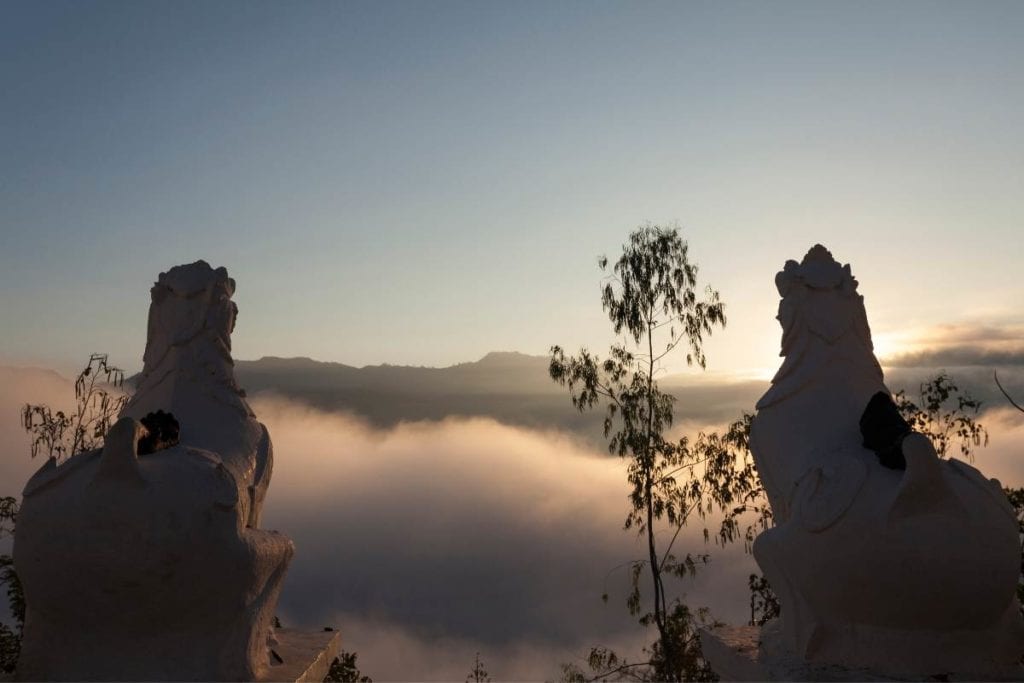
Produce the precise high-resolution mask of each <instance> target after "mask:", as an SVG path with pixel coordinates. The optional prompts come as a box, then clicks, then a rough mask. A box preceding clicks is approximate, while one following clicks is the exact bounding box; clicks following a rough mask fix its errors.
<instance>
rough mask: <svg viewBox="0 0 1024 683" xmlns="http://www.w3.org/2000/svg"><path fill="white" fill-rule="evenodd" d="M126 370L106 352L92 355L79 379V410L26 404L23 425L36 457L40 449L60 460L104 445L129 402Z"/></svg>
mask: <svg viewBox="0 0 1024 683" xmlns="http://www.w3.org/2000/svg"><path fill="white" fill-rule="evenodd" d="M123 388H124V372H122V371H121V370H120V369H118V368H115V367H113V366H111V365H109V364H108V362H107V355H106V354H105V353H94V354H92V355H91V356H89V362H88V364H87V365H86V366H85V369H84V370H82V372H81V373H79V375H78V377H77V379H76V380H75V411H74V412H73V413H70V414H67V413H65V412H64V411H63V410H57V411H54V410H52V409H51V408H50V407H49V406H46V405H31V404H26V405H25V407H24V408H22V411H21V418H22V425H23V426H24V428H25V431H27V432H28V433H29V434H31V435H32V450H31V454H32V457H33V458H34V457H36V456H37V455H39V454H40V453H42V454H44V455H46V456H47V457H50V458H56V459H57V460H60V459H61V458H64V457H70V456H72V455H76V454H77V453H81V452H83V451H90V450H93V449H95V448H100V447H101V446H102V445H103V437H104V435H106V433H107V430H108V429H110V425H111V424H112V422H113V420H114V419H115V418H116V417H117V415H118V414H119V413H120V412H121V409H122V408H123V407H124V406H125V404H126V403H127V402H128V395H127V393H125V392H124V391H123Z"/></svg>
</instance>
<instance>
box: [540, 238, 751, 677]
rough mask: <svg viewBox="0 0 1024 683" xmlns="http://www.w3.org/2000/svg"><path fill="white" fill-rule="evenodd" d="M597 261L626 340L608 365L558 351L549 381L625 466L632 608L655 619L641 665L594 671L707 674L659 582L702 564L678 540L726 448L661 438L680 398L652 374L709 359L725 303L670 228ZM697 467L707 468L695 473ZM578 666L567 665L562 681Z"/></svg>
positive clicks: (644, 620)
mask: <svg viewBox="0 0 1024 683" xmlns="http://www.w3.org/2000/svg"><path fill="white" fill-rule="evenodd" d="M598 265H599V267H600V269H601V270H602V271H603V272H604V273H605V274H606V277H605V279H604V283H603V286H602V290H601V303H602V306H603V308H604V310H605V312H606V313H607V314H608V318H609V320H610V321H611V323H612V328H613V330H614V332H615V334H616V335H619V334H622V335H623V338H622V341H621V342H619V343H615V344H612V346H611V348H610V350H609V354H608V357H607V358H606V359H605V360H603V361H602V360H600V359H599V358H598V357H597V356H595V355H593V354H591V353H590V352H589V351H587V350H586V349H581V350H580V352H579V354H578V355H576V356H567V355H566V354H565V352H564V351H563V350H562V349H561V348H560V347H558V346H553V347H552V348H551V363H550V367H549V371H550V375H551V378H552V379H553V380H554V381H556V382H558V383H559V384H562V385H565V386H568V389H569V393H570V396H571V398H572V402H573V405H574V406H575V407H576V408H577V409H579V410H580V411H581V412H582V411H584V410H587V409H591V408H593V407H594V406H597V405H598V404H602V405H603V406H604V409H605V420H604V435H605V437H606V438H607V439H608V450H609V451H610V452H611V453H614V454H615V455H618V456H620V457H621V458H623V459H625V460H626V461H627V467H626V479H627V481H628V483H629V485H630V486H631V491H630V494H629V501H630V510H629V512H628V514H627V516H626V520H625V525H624V526H625V529H627V530H629V529H633V530H636V532H637V533H638V534H640V535H641V536H642V537H644V538H645V539H646V546H647V548H646V550H647V552H646V557H644V558H643V559H638V560H636V561H635V562H634V563H632V565H631V577H632V586H633V588H632V592H631V593H630V595H629V597H628V599H627V605H628V608H629V611H630V613H631V614H633V615H634V616H639V621H640V623H641V624H642V625H644V626H649V625H652V624H653V625H654V627H655V628H656V629H657V632H658V637H657V639H656V641H655V642H654V643H653V645H652V646H651V647H650V648H649V649H648V650H647V651H646V654H647V655H648V660H647V661H646V662H639V663H633V664H630V663H628V662H624V661H622V660H620V659H619V658H618V657H617V656H616V655H615V654H614V653H610V651H606V650H602V649H600V648H598V649H595V650H593V651H592V652H591V658H590V662H589V663H590V664H591V669H592V670H596V671H598V673H599V675H598V676H595V677H596V678H606V677H608V676H611V675H625V674H628V675H630V676H633V677H646V678H654V679H658V680H683V679H686V678H694V677H696V678H702V677H707V676H709V675H710V670H709V669H708V667H707V665H706V663H705V662H704V661H703V659H702V658H701V657H700V656H699V644H698V642H699V641H698V640H697V635H696V629H695V628H694V619H695V615H694V614H693V613H692V612H691V611H690V610H689V609H688V608H687V606H686V605H685V604H683V603H682V602H681V601H680V600H679V599H678V598H676V599H670V598H669V597H668V592H667V591H666V587H665V578H666V576H675V577H683V576H687V575H692V574H693V573H694V572H695V571H696V568H697V566H698V564H700V563H703V562H706V561H707V555H692V554H689V553H688V554H687V555H686V556H685V557H682V558H677V557H676V555H675V554H674V552H673V546H674V544H675V541H676V539H677V538H678V535H679V531H680V530H681V529H682V527H683V526H685V525H686V523H687V521H688V520H689V519H690V516H691V514H694V513H697V514H700V515H703V514H705V511H706V510H707V504H708V500H709V498H708V496H712V495H714V493H715V490H714V487H713V484H714V482H713V481H711V482H709V481H708V479H707V477H706V476H704V474H706V473H707V470H708V469H709V467H710V465H709V460H708V450H709V449H710V450H714V449H715V448H718V450H719V453H718V455H721V452H722V451H724V450H725V449H727V447H728V444H724V443H717V442H716V443H707V439H705V444H704V446H706V448H705V450H704V451H702V450H700V449H699V448H693V447H691V446H690V444H689V442H688V440H687V439H686V438H683V439H680V440H679V441H670V440H668V439H667V438H666V431H667V430H668V428H669V427H670V426H671V424H672V421H673V404H674V402H675V399H674V397H673V396H671V395H669V394H667V393H665V392H663V391H661V390H660V389H659V387H658V382H657V380H656V377H657V375H658V374H659V373H660V372H662V371H663V370H664V364H665V361H666V359H667V358H668V357H669V355H670V354H672V353H673V352H674V351H676V350H677V349H678V350H679V351H680V352H683V351H685V360H686V363H687V365H694V364H696V365H697V366H699V367H700V368H702V369H703V368H704V367H705V366H706V358H705V356H704V350H703V342H704V338H705V336H709V335H711V333H712V331H713V330H714V329H715V328H716V327H724V326H725V322H726V318H725V309H724V304H723V303H722V302H721V300H720V298H719V294H718V292H716V291H714V290H713V289H711V288H710V287H706V288H705V290H704V297H703V298H702V299H699V300H698V298H697V294H696V288H697V273H698V268H697V265H696V264H694V263H691V262H690V260H689V250H688V245H687V243H686V242H685V241H684V240H683V239H682V238H681V237H680V235H679V230H678V229H677V228H661V227H658V226H652V225H646V226H642V227H640V228H638V229H637V230H635V231H634V232H633V233H632V234H631V235H630V237H629V241H628V242H627V243H626V244H625V245H624V246H623V253H622V256H621V257H620V258H619V259H618V261H616V262H615V264H614V265H613V266H611V268H610V269H609V261H608V259H607V257H602V258H600V259H599V261H598ZM702 464H703V465H705V468H704V469H703V471H702V472H701V473H698V466H699V465H702ZM730 469H731V468H730ZM726 478H729V477H726ZM663 520H664V523H667V524H668V525H669V527H670V528H674V534H673V535H672V536H671V540H670V541H668V542H667V543H664V545H662V546H661V547H659V543H661V541H659V539H658V536H657V534H656V528H655V527H656V524H658V523H659V522H662V521H663ZM644 574H646V575H647V580H645V581H643V583H644V584H646V585H648V586H649V589H650V591H651V595H650V598H649V603H648V607H647V608H646V609H645V608H643V607H642V605H641V603H642V596H641V583H642V582H641V577H642V576H643V575H644ZM700 615H701V613H698V615H696V618H700ZM602 672H603V673H602ZM573 673H574V672H573V671H571V670H567V671H566V675H567V677H571V676H572V675H573Z"/></svg>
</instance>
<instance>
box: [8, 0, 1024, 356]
mask: <svg viewBox="0 0 1024 683" xmlns="http://www.w3.org/2000/svg"><path fill="white" fill-rule="evenodd" d="M0 12H2V17H3V19H2V21H0V92H3V93H4V95H3V106H2V107H0V329H3V344H2V345H0V363H7V364H14V365H40V366H44V367H55V368H59V369H61V370H64V371H68V370H73V369H74V368H75V366H78V365H80V364H81V363H83V362H84V360H85V358H86V357H87V355H88V353H90V352H92V351H105V352H108V353H110V354H111V358H112V360H113V361H114V362H116V363H118V364H120V365H122V366H125V367H126V368H128V369H138V368H139V367H140V366H141V355H142V350H143V346H144V342H145V319H146V310H147V308H148V303H149V296H148V289H149V287H150V285H151V284H152V282H154V281H155V279H156V277H157V275H158V273H159V272H161V271H163V270H167V269H168V268H169V267H171V266H173V265H176V264H179V263H187V262H192V261H194V260H197V259H200V258H201V259H205V260H207V261H209V262H210V263H211V264H212V265H214V266H225V267H227V268H228V271H229V272H230V273H231V275H232V276H233V277H234V278H235V279H236V280H237V282H238V290H237V293H236V295H235V301H236V302H237V303H238V306H239V309H240V316H239V320H238V327H237V329H236V333H235V335H234V344H235V348H234V353H235V356H236V357H237V358H258V357H260V356H263V355H278V356H310V357H313V358H317V359H320V360H331V361H340V362H344V363H349V364H352V365H364V364H374V363H382V362H389V363H396V364H412V365H431V366H444V365H449V364H453V363H457V362H460V361H467V360H473V359H476V358H479V357H481V356H483V355H484V354H485V353H487V352H488V351H492V350H516V351H522V352H526V353H535V354H543V353H546V352H547V350H548V348H549V346H550V345H552V344H556V343H557V344H560V345H562V346H565V347H567V348H570V349H572V348H575V347H578V346H580V345H587V346H590V347H592V348H595V349H601V348H602V347H606V346H607V344H608V343H609V341H610V340H611V337H610V334H611V333H610V327H609V324H608V322H607V320H606V319H605V317H604V315H603V313H602V311H601V308H600V300H599V293H598V287H599V281H600V273H599V271H598V270H597V267H596V260H597V257H598V256H599V255H600V254H608V255H609V256H611V257H612V258H614V257H615V256H616V255H617V253H618V252H619V251H620V249H621V245H622V243H623V242H624V241H625V240H626V238H627V236H628V233H629V231H630V230H632V229H633V228H635V227H636V226H637V225H639V224H642V223H644V222H646V221H651V222H654V223H657V224H673V223H678V225H679V226H681V228H682V231H683V236H684V237H685V238H686V239H687V240H688V241H689V244H690V253H691V256H692V258H693V259H694V260H695V261H696V262H697V263H699V264H700V266H701V271H700V272H701V280H702V282H704V283H707V284H711V285H712V286H714V287H715V288H716V289H718V290H719V291H720V292H721V295H722V298H723V300H724V301H725V302H726V304H727V313H728V318H729V324H728V327H727V328H726V329H725V330H724V331H721V332H716V333H715V335H714V338H713V339H712V340H711V341H710V342H709V344H708V346H707V350H708V359H709V368H710V369H711V370H712V371H714V372H726V373H729V372H733V373H738V374H743V373H749V374H759V375H763V373H764V372H765V369H766V368H769V369H770V368H774V367H776V366H777V362H778V361H777V359H776V354H777V349H778V339H779V331H778V326H777V323H776V322H775V320H774V315H775V312H776V306H777V302H778V296H777V293H776V291H775V288H774V285H773V278H774V274H775V272H776V271H778V270H779V269H780V268H781V267H782V265H783V264H784V262H785V260H786V259H790V258H794V259H799V258H801V257H802V255H803V254H804V253H805V252H806V251H807V249H808V248H809V247H811V246H812V245H813V244H814V243H816V242H821V243H823V244H825V245H826V246H827V247H829V248H830V249H831V250H832V251H833V253H834V254H835V256H836V258H837V259H838V260H840V261H841V262H844V263H845V262H849V263H851V264H852V266H853V271H854V274H855V275H856V276H857V277H858V279H859V280H860V282H861V290H860V291H861V292H862V293H863V294H864V295H865V298H866V303H867V308H868V314H869V317H870V320H871V323H872V326H873V329H874V331H875V338H876V342H878V343H879V345H880V347H881V348H880V355H884V354H885V353H899V352H901V351H905V350H906V349H908V348H910V347H911V346H912V345H913V344H912V342H914V340H915V339H916V340H917V341H918V342H920V341H921V339H925V340H927V338H928V336H929V335H930V334H933V333H934V332H935V331H936V330H940V331H941V329H943V327H942V326H949V325H953V326H958V327H957V329H963V328H968V329H980V328H985V329H996V330H1004V331H1005V330H1011V331H1014V332H1013V334H1011V335H1010V336H1015V337H1016V339H1020V338H1021V335H1019V334H1017V332H1020V331H1021V330H1024V314H1022V312H1021V308H1020V302H1021V301H1024V278H1021V277H1020V276H1019V274H1020V272H1021V257H1022V255H1024V225H1022V223H1024V192H1022V191H1021V190H1022V182H1024V126H1021V124H1020V121H1021V119H1022V113H1024V69H1022V68H1021V67H1022V66H1024V41H1021V40H1020V35H1021V32H1022V30H1024V4H1021V3H1019V2H985V3H963V2H952V3H946V2H901V3H888V2H860V3H819V2H806V3H804V2H777V3H759V2H750V3H738V2H715V3H710V2H709V3H696V2H671V3H667V2H666V3H661V2H650V3H625V2H622V3H612V2H564V3H544V2H521V3H476V2H465V3H458V2H436V3H414V2H408V3H389V2H379V3H376V2H375V3H370V2H330V3H326V2H304V3H269V2H244V3H243V2H217V3H200V2H176V3H157V2H144V1H143V2H115V3H111V2H89V3H82V2H43V3H39V2H31V3H29V2H10V1H9V2H5V3H4V4H3V5H2V7H0Z"/></svg>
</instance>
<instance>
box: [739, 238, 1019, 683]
mask: <svg viewBox="0 0 1024 683" xmlns="http://www.w3.org/2000/svg"><path fill="white" fill-rule="evenodd" d="M776 285H777V287H778V290H779V294H780V295H781V296H782V301H781V303H780V305H779V321H780V322H781V324H782V328H783V336H782V355H783V356H784V357H785V360H784V362H783V364H782V367H781V368H780V369H779V371H778V373H777V374H776V375H775V378H774V379H773V380H772V386H771V388H770V389H769V390H768V392H767V393H765V395H764V396H763V397H762V398H761V400H760V401H759V402H758V404H757V408H758V413H757V416H756V418H755V419H754V422H753V426H752V430H751V450H752V452H753V455H754V458H755V461H756V463H757V467H758V471H759V473H760V475H761V479H762V481H763V482H764V485H765V489H766V491H767V493H768V498H769V501H770V502H771V505H772V510H773V512H774V516H775V523H776V526H775V527H774V528H772V529H770V530H768V531H766V532H765V533H763V534H761V535H760V536H759V537H758V538H757V540H756V542H755V544H754V555H755V557H756V559H757V561H758V564H759V565H760V566H761V569H762V570H763V571H764V574H765V576H766V577H767V578H768V580H769V582H770V583H771V584H772V587H773V588H774V589H775V591H776V592H777V594H778V595H779V597H780V599H781V603H782V617H781V619H780V621H779V623H777V624H775V625H773V626H772V628H771V629H767V630H766V633H767V634H769V635H766V636H765V638H764V642H763V645H762V654H763V656H767V657H772V656H775V657H778V658H791V657H793V656H795V657H797V658H798V659H802V660H805V661H808V662H812V663H815V664H817V665H838V666H843V667H847V668H851V669H869V670H872V671H875V672H877V673H878V674H879V675H894V676H910V677H914V676H919V675H924V674H950V673H952V674H955V675H959V676H968V677H975V678H986V677H1005V676H1012V675H1015V673H1016V672H1019V668H1018V664H1017V662H1018V660H1019V658H1020V656H1021V654H1022V653H1024V624H1022V621H1021V617H1020V615H1019V612H1018V604H1017V599H1016V597H1015V591H1016V586H1017V578H1018V576H1019V575H1020V546H1019V542H1018V537H1017V523H1016V518H1015V515H1014V510H1013V508H1012V507H1011V506H1010V505H1009V503H1008V502H1007V500H1006V498H1005V496H1004V495H1003V493H1002V490H1001V487H1000V485H999V482H998V481H995V480H989V479H986V478H985V477H984V476H983V475H982V474H981V473H980V472H979V471H978V470H977V469H975V468H974V467H972V466H970V465H968V464H966V463H963V462H960V461H958V460H956V459H950V460H948V461H943V460H940V459H939V458H938V457H937V455H936V453H935V450H934V449H933V448H932V446H931V443H930V441H929V440H928V439H927V438H926V437H924V436H921V435H919V434H911V435H910V436H907V437H906V438H905V439H904V440H903V453H904V455H905V456H906V461H907V467H906V470H894V469H888V468H886V467H883V466H882V465H881V464H879V461H878V458H877V456H876V455H875V453H874V452H873V451H871V450H868V449H866V448H864V447H863V446H862V445H861V444H862V436H861V434H860V429H859V420H860V418H861V415H862V414H863V412H864V409H865V407H866V406H867V404H868V401H869V400H870V399H871V397H872V395H874V394H875V393H876V392H878V391H884V392H886V393H888V389H887V388H886V387H885V385H884V383H883V377H882V370H881V368H880V367H879V364H878V361H877V360H876V359H875V356H874V353H873V350H872V343H871V332H870V329H869V327H868V322H867V317H866V315H865V309H864V302H863V298H862V297H861V296H860V295H859V294H858V293H857V281H856V280H855V279H854V278H853V276H852V275H851V273H850V267H849V266H848V265H846V266H841V265H840V264H839V263H837V262H836V261H835V260H833V258H832V255H831V254H830V253H829V252H828V251H827V250H826V249H825V248H824V247H822V246H820V245H816V246H815V247H814V248H812V249H811V250H810V251H809V252H808V253H807V255H806V256H805V257H804V259H803V261H802V263H799V264H798V263H796V262H795V261H788V262H787V263H786V266H785V269H784V270H783V271H782V272H780V273H779V274H778V276H777V277H776Z"/></svg>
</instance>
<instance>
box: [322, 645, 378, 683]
mask: <svg viewBox="0 0 1024 683" xmlns="http://www.w3.org/2000/svg"><path fill="white" fill-rule="evenodd" d="M358 658H359V655H357V654H356V653H355V652H346V651H345V650H342V651H341V652H339V653H338V656H337V657H335V658H334V659H333V660H332V661H331V668H330V669H329V670H328V672H327V675H326V676H324V683H373V679H372V678H370V677H369V676H367V675H365V674H363V672H362V671H360V670H359V665H358V664H357V663H356V659H358Z"/></svg>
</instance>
